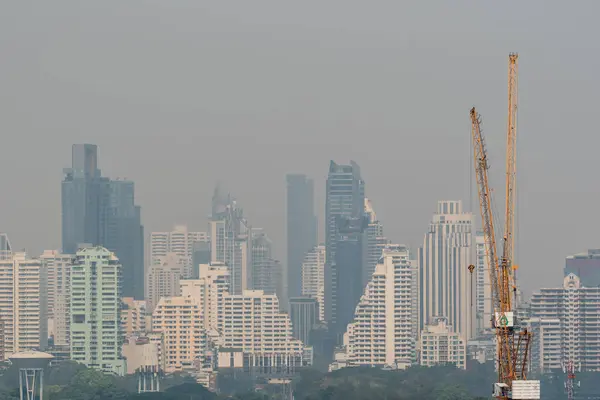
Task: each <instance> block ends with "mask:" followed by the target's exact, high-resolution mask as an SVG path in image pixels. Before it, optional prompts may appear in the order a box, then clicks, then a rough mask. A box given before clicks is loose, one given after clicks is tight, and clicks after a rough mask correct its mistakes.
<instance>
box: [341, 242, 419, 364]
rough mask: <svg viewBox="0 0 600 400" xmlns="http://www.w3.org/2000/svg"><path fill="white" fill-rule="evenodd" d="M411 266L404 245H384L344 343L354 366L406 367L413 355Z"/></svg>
mask: <svg viewBox="0 0 600 400" xmlns="http://www.w3.org/2000/svg"><path fill="white" fill-rule="evenodd" d="M413 271H414V269H413V268H412V266H411V263H410V260H409V251H408V248H407V247H406V246H404V245H392V244H390V245H387V246H386V247H385V248H384V249H383V254H382V257H381V259H380V261H379V263H378V264H377V266H376V267H375V272H374V273H373V275H372V277H371V281H370V282H369V283H368V284H367V287H366V288H365V292H364V294H363V295H362V297H361V299H360V301H359V303H358V305H357V307H356V311H355V315H354V320H353V321H352V322H351V323H350V324H348V329H347V331H346V335H344V342H345V345H346V352H347V362H348V364H349V365H353V366H371V367H388V368H394V369H405V368H408V367H410V366H411V364H412V363H413V361H414V359H415V357H416V355H415V347H416V346H415V340H416V337H415V335H414V329H413V325H414V323H415V321H414V318H413V311H412V310H413V307H414V302H415V297H414V296H413V293H412V291H413V282H414V272H413Z"/></svg>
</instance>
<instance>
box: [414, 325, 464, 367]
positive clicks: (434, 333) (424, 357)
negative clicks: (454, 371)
mask: <svg viewBox="0 0 600 400" xmlns="http://www.w3.org/2000/svg"><path fill="white" fill-rule="evenodd" d="M431 322H432V324H429V325H427V326H426V327H425V329H424V330H423V331H422V332H421V339H420V340H421V343H420V346H419V348H420V352H421V354H420V360H421V361H420V363H421V365H422V366H425V367H433V366H435V365H455V366H456V368H460V369H466V368H467V346H466V342H465V340H464V339H463V338H462V336H461V335H460V334H458V333H456V332H455V331H454V329H453V328H452V327H451V326H449V325H448V318H446V317H437V318H432V319H431Z"/></svg>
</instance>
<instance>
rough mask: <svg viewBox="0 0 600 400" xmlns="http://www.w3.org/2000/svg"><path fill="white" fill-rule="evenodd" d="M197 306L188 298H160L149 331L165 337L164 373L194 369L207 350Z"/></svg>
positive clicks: (204, 333)
mask: <svg viewBox="0 0 600 400" xmlns="http://www.w3.org/2000/svg"><path fill="white" fill-rule="evenodd" d="M200 326H201V317H200V306H199V305H198V303H197V302H196V300H195V299H193V298H191V297H163V298H161V299H160V301H159V302H158V304H157V305H156V308H155V309H154V312H153V313H152V330H153V331H154V332H157V333H162V334H163V337H164V351H163V354H164V365H165V371H166V372H174V371H177V370H181V369H182V368H184V367H188V368H189V367H193V365H194V361H195V360H196V359H197V358H198V357H199V356H200V355H202V354H203V353H204V351H205V350H206V349H207V343H206V339H207V338H206V331H205V330H204V329H201V328H200Z"/></svg>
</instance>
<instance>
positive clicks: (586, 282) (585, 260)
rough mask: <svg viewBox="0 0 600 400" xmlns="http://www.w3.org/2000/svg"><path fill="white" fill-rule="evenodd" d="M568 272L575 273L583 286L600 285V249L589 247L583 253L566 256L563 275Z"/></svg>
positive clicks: (566, 274)
mask: <svg viewBox="0 0 600 400" xmlns="http://www.w3.org/2000/svg"><path fill="white" fill-rule="evenodd" d="M569 274H575V275H577V276H578V277H579V279H580V281H581V285H583V286H586V287H594V286H596V287H597V286H600V249H590V250H588V251H587V252H585V253H579V254H574V255H572V256H568V257H567V260H566V262H565V268H564V276H568V275H569Z"/></svg>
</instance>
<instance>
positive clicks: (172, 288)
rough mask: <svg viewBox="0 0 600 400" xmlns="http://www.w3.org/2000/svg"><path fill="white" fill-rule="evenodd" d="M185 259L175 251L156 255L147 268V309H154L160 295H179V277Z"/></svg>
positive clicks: (183, 267) (184, 264)
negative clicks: (152, 262)
mask: <svg viewBox="0 0 600 400" xmlns="http://www.w3.org/2000/svg"><path fill="white" fill-rule="evenodd" d="M186 263H187V259H186V258H185V257H181V256H180V255H178V254H176V253H167V254H166V255H164V256H157V257H156V258H155V259H154V264H152V265H150V267H149V268H148V273H147V276H146V299H147V302H148V310H150V312H152V311H154V307H156V305H157V304H158V301H159V300H160V299H161V297H176V296H179V295H180V285H179V281H180V279H181V278H182V277H183V276H184V275H185V270H186Z"/></svg>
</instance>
